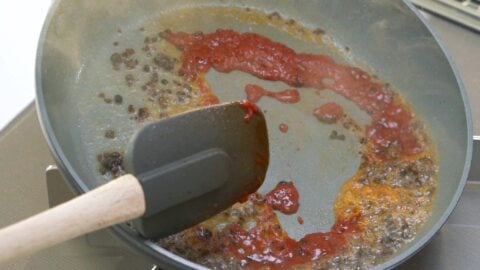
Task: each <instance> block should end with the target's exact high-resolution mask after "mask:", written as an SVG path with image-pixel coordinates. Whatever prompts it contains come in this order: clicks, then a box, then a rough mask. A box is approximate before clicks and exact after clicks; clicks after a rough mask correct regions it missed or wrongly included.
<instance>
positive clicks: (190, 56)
mask: <svg viewBox="0 0 480 270" xmlns="http://www.w3.org/2000/svg"><path fill="white" fill-rule="evenodd" d="M164 37H165V38H166V39H167V40H168V41H169V42H171V43H172V44H174V45H175V46H176V47H177V48H178V49H180V50H182V51H183V59H182V68H181V73H182V74H183V75H184V76H186V78H187V79H190V80H194V79H195V78H196V77H197V76H198V75H199V74H203V73H206V72H207V71H208V70H209V69H210V68H214V69H215V70H217V71H219V72H231V71H234V70H239V71H243V72H246V73H249V74H252V75H254V76H256V77H258V78H260V79H265V80H272V81H282V82H285V83H287V84H288V85H290V86H292V87H313V88H316V89H320V90H321V89H325V88H329V89H332V90H333V91H335V92H337V93H338V94H340V95H342V96H344V97H345V98H347V99H349V100H351V101H353V102H354V103H356V104H357V105H358V106H359V107H360V108H361V109H363V110H364V111H366V112H367V113H368V114H370V115H371V117H372V123H371V124H370V125H369V126H367V129H366V132H367V134H366V135H367V138H368V139H369V142H370V143H371V144H372V150H373V153H374V155H375V156H376V158H380V159H388V158H389V155H387V153H388V150H389V149H390V148H393V149H395V150H396V151H397V152H398V153H399V154H401V155H414V154H417V153H419V152H421V151H422V146H421V144H420V143H419V142H418V141H417V138H416V137H415V135H414V134H413V131H412V128H411V125H412V119H413V115H412V113H411V112H410V111H409V110H408V109H406V108H405V106H404V105H403V104H401V103H400V102H395V99H394V95H393V94H392V92H391V91H390V90H389V89H388V87H387V86H386V85H385V84H383V83H380V82H376V81H374V80H373V79H372V78H371V76H370V75H369V74H368V73H367V72H365V71H363V70H361V69H359V68H356V67H350V66H347V65H343V64H339V63H336V62H335V61H334V60H333V59H332V58H330V57H329V56H326V55H315V54H309V53H297V52H295V51H294V50H293V49H291V48H289V47H287V46H285V45H283V44H281V43H278V42H275V41H272V40H270V39H268V38H266V37H263V36H261V35H259V34H255V33H238V32H236V31H233V30H229V29H219V30H217V31H215V32H213V33H208V34H205V33H202V32H197V33H193V34H189V33H183V32H178V33H173V32H171V31H168V30H167V31H165V33H164Z"/></svg>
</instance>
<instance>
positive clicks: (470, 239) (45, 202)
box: [0, 13, 480, 270]
mask: <svg viewBox="0 0 480 270" xmlns="http://www.w3.org/2000/svg"><path fill="white" fill-rule="evenodd" d="M423 15H424V16H426V18H427V20H428V21H429V22H430V23H431V25H432V27H433V28H434V30H436V32H437V34H438V35H439V37H440V38H441V39H442V40H443V41H444V44H445V45H446V48H447V50H448V51H449V54H450V56H451V58H452V60H453V62H454V63H455V64H456V66H457V67H458V69H459V71H460V74H461V75H462V77H463V79H464V83H465V86H466V89H467V91H468V93H469V98H470V102H471V103H474V104H480V89H479V87H480V77H478V76H477V74H478V70H480V35H478V34H476V33H474V32H471V31H468V30H465V29H463V28H461V27H459V26H457V25H454V24H451V23H449V22H446V21H444V20H442V19H439V18H437V17H435V16H432V15H429V14H425V13H424V14H423ZM472 111H473V114H474V132H475V134H477V135H480V106H472ZM479 144H480V142H479V141H477V142H476V147H477V148H476V150H477V151H478V150H480V145H479ZM478 154H480V153H478V152H477V156H476V157H474V158H475V159H474V160H478V159H480V155H478ZM52 164H54V161H53V159H52V157H51V155H50V152H49V150H48V147H47V144H46V142H45V139H44V137H43V134H42V133H41V130H40V126H39V123H38V120H37V116H36V111H35V108H34V106H33V104H31V105H30V106H29V107H28V108H27V109H26V110H25V111H23V112H22V113H21V114H20V115H19V116H18V117H17V118H16V119H15V120H14V121H13V122H11V123H10V124H9V125H8V126H7V128H5V129H3V130H2V131H1V132H0V186H1V187H2V188H1V189H0V212H1V213H2V218H1V219H0V227H3V226H6V225H8V224H11V223H13V222H15V221H18V220H20V219H23V218H25V217H28V216H30V215H32V214H35V213H38V212H40V211H42V210H44V209H47V208H48V207H49V206H50V205H55V204H57V203H59V202H61V201H63V200H65V199H68V196H65V195H66V194H68V192H67V187H66V185H65V184H64V183H63V182H62V181H61V179H60V177H59V175H58V172H56V171H55V170H49V171H48V173H47V174H48V175H49V178H48V180H46V177H45V175H46V172H45V170H46V168H47V167H48V166H49V165H52ZM473 165H474V166H475V167H480V166H479V164H478V162H473ZM474 169H475V170H476V171H475V170H472V172H474V173H472V174H471V177H470V181H469V182H468V184H467V186H466V187H465V191H464V193H463V195H462V197H461V199H460V202H459V204H458V206H457V208H456V209H455V211H454V212H453V214H452V216H451V217H450V218H449V219H448V221H447V223H446V224H445V225H444V227H443V228H442V229H441V230H440V231H439V232H438V233H437V234H436V235H435V236H434V237H433V239H432V241H431V242H430V243H429V244H428V245H427V246H426V247H425V248H424V249H423V250H422V251H420V252H419V253H418V254H417V255H415V256H414V257H413V258H412V259H410V260H409V261H408V262H406V263H405V264H404V265H402V266H401V267H399V269H478V266H479V265H480V257H479V256H476V253H477V251H478V250H480V215H479V214H478V211H479V210H478V205H480V177H479V175H480V173H479V171H480V168H474ZM47 182H48V184H47ZM62 190H63V191H62ZM62 194H63V195H62ZM62 196H63V197H62ZM153 267H154V266H153V264H152V263H151V262H149V261H148V260H147V259H145V258H144V257H142V256H141V255H139V254H135V253H133V251H131V250H130V249H129V248H128V247H126V246H125V245H124V244H123V243H122V242H120V240H117V239H116V238H115V237H113V236H112V235H111V234H110V233H109V232H108V231H107V230H103V231H100V232H96V233H93V234H89V235H87V236H83V237H79V238H76V239H73V240H70V241H68V242H65V243H63V244H60V245H57V246H55V247H52V248H50V249H47V250H44V251H42V252H39V253H37V254H35V255H32V256H29V257H27V258H23V259H20V260H18V261H16V262H14V263H12V264H9V265H7V266H5V267H3V268H2V269H6V270H27V269H28V270H30V269H35V270H47V269H48V270H50V269H69V270H76V269H107V270H108V269H112V270H113V269H117V270H123V269H129V270H130V269H152V268H153Z"/></svg>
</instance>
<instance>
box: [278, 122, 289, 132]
mask: <svg viewBox="0 0 480 270" xmlns="http://www.w3.org/2000/svg"><path fill="white" fill-rule="evenodd" d="M278 129H279V130H280V132H283V133H287V131H288V125H287V124H285V123H281V124H280V125H278Z"/></svg>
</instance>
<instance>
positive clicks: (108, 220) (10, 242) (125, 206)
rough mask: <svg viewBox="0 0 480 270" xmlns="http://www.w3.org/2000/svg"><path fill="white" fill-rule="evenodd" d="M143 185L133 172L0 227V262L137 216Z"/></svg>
mask: <svg viewBox="0 0 480 270" xmlns="http://www.w3.org/2000/svg"><path fill="white" fill-rule="evenodd" d="M144 212H145V199H144V194H143V189H142V187H141V185H140V183H139V182H138V180H137V179H136V178H135V177H134V176H133V175H125V176H122V177H119V178H117V179H115V180H113V181H111V182H109V183H107V184H105V185H103V186H100V187H98V188H96V189H94V190H92V191H90V192H88V193H85V194H84V195H81V196H79V197H76V198H75V199H72V200H70V201H68V202H66V203H63V204H61V205H58V206H56V207H54V208H51V209H49V210H46V211H44V212H42V213H40V214H37V215H35V216H32V217H30V218H27V219H25V220H23V221H20V222H18V223H16V224H13V225H10V226H8V227H6V228H4V229H2V230H0V264H3V263H5V262H7V261H8V260H10V259H13V258H16V257H20V256H24V255H28V254H31V253H34V252H36V251H39V250H41V249H44V248H47V247H50V246H53V245H55V244H58V243H60V242H63V241H66V240H69V239H72V238H75V237H77V236H80V235H83V234H86V233H89V232H93V231H96V230H99V229H102V228H105V227H108V226H111V225H113V224H117V223H120V222H123V221H128V220H131V219H134V218H137V217H140V216H142V215H143V213H144Z"/></svg>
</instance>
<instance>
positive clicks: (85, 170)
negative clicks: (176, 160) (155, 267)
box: [36, 0, 472, 268]
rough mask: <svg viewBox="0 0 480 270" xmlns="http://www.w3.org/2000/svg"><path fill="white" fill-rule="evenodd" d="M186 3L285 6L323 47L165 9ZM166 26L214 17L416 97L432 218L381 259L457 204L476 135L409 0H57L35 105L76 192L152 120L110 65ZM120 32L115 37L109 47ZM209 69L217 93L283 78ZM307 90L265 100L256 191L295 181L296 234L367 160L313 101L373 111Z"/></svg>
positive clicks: (166, 258) (320, 220)
mask: <svg viewBox="0 0 480 270" xmlns="http://www.w3.org/2000/svg"><path fill="white" fill-rule="evenodd" d="M191 5H218V6H226V5H234V6H239V7H250V8H254V9H259V10H262V11H265V12H266V13H271V12H278V13H279V14H281V16H282V17H284V18H291V19H294V20H295V21H296V22H297V23H298V24H301V25H304V26H306V27H308V28H311V29H316V28H321V29H322V30H324V31H325V32H326V35H325V36H324V37H323V40H322V41H321V42H317V44H318V46H311V44H312V43H306V42H304V41H302V40H301V39H296V38H295V37H294V36H292V35H290V34H288V33H286V32H285V31H283V30H281V29H279V28H276V27H272V26H267V25H264V24H256V23H253V22H247V21H244V22H239V21H236V20H232V19H231V18H229V17H228V14H216V15H214V16H213V15H211V14H202V15H201V16H200V15H199V16H195V17H191V18H173V17H171V16H170V17H169V12H170V11H171V10H173V9H177V8H181V7H185V6H191ZM166 28H172V29H176V30H177V31H178V30H180V31H186V32H194V31H206V32H208V31H214V30H215V29H217V28H232V29H235V30H238V31H251V32H257V33H260V34H263V35H265V36H268V37H269V38H271V39H273V40H277V41H280V42H282V43H284V44H286V45H288V46H290V47H292V48H294V49H295V50H297V51H303V52H311V53H322V54H329V55H330V56H332V57H333V58H335V59H336V60H337V61H339V62H344V63H349V64H352V65H356V66H361V67H362V68H363V69H366V70H368V71H370V72H371V73H373V74H376V75H378V76H379V77H380V78H382V79H383V80H384V81H386V82H389V83H390V84H391V85H393V86H394V88H395V89H397V91H398V92H399V93H400V94H401V95H402V96H403V97H404V98H405V99H406V100H407V101H408V102H409V103H410V104H411V105H412V107H413V108H414V110H415V111H416V113H417V114H418V115H419V117H420V118H421V119H423V121H424V122H425V123H426V125H427V128H428V130H429V133H430V135H431V137H432V140H433V143H434V144H435V146H436V148H437V151H438V159H439V188H438V191H437V200H436V204H435V207H434V209H433V213H432V216H431V218H430V219H429V221H428V222H427V223H426V224H425V226H424V228H423V230H422V231H420V232H419V233H418V235H417V236H416V238H415V239H414V241H412V242H410V243H409V244H407V245H406V246H405V247H404V248H402V249H401V250H400V251H399V252H398V253H396V255H395V256H394V257H392V259H391V260H389V261H387V262H386V263H385V264H383V265H381V266H379V267H380V268H385V267H387V268H388V267H392V266H394V265H396V264H398V263H399V262H401V261H403V260H404V259H406V258H408V257H409V256H411V255H412V254H413V253H414V252H416V251H417V250H418V249H419V248H420V247H421V246H423V245H424V244H425V243H426V242H427V241H428V240H429V238H430V237H431V236H432V235H433V234H434V233H435V232H436V231H437V230H438V229H439V228H440V226H441V225H442V224H443V222H444V221H445V220H446V218H447V216H448V215H449V213H450V212H451V211H452V209H453V207H454V206H455V204H456V202H457V200H458V197H459V196H460V194H461V191H462V189H463V185H464V183H465V181H466V173H465V172H467V171H468V167H469V163H470V155H471V153H470V151H471V150H470V148H471V140H470V138H471V137H472V136H471V121H470V114H469V113H470V112H469V108H468V104H467V98H466V95H465V92H464V91H463V89H462V87H461V83H460V82H459V80H458V78H457V76H456V74H455V71H454V70H453V69H452V67H451V65H450V63H449V61H448V58H447V57H446V55H445V54H444V52H443V50H442V48H441V47H440V46H439V44H438V43H437V41H436V40H435V38H434V37H433V36H432V34H431V33H430V31H429V30H428V29H427V27H426V26H425V25H424V24H423V23H422V22H421V20H420V19H419V18H418V17H417V16H416V15H415V13H414V12H413V11H412V9H411V7H410V6H409V5H408V4H405V3H403V2H401V1H398V2H397V1H373V0H372V1H371V0H369V1H327V0H325V1H323V0H320V1H253V0H252V1H247V0H245V1H220V0H219V1H214V0H211V1H206V0H203V1H161V0H141V1H130V0H122V1H100V2H99V1H93V0H83V1H73V0H72V1H56V2H55V4H54V5H53V7H52V9H51V11H50V14H49V16H48V19H47V22H46V24H45V27H44V31H43V33H42V37H41V40H40V44H39V50H38V59H37V74H36V75H37V97H38V98H37V106H38V108H39V111H40V118H41V122H42V125H43V129H44V132H45V134H46V137H47V139H48V141H49V144H50V147H51V149H52V151H53V153H54V155H55V157H56V160H57V162H58V163H59V165H60V167H61V168H62V171H63V173H64V174H65V176H66V178H67V179H68V181H69V182H70V184H71V185H72V186H73V187H74V188H75V189H76V190H77V191H78V192H85V191H87V190H90V189H92V188H94V187H96V186H98V185H101V184H102V183H105V181H107V180H108V179H107V178H105V177H103V176H102V175H101V174H100V173H99V172H98V164H97V160H96V156H97V154H98V153H100V152H103V151H107V150H121V149H123V148H124V147H125V145H126V143H127V142H128V140H129V138H130V136H131V135H132V134H133V133H134V132H135V130H137V129H138V128H140V127H141V126H142V125H143V124H145V123H148V121H153V119H152V120H147V121H145V122H138V121H134V120H131V119H130V117H131V116H130V115H129V114H128V111H127V108H126V107H127V105H129V104H132V105H134V106H136V107H141V106H142V104H143V103H144V102H145V98H146V97H145V95H142V93H140V92H139V91H138V89H137V90H135V89H132V88H131V87H128V86H127V85H126V84H125V78H124V76H125V74H123V73H119V72H115V71H113V70H112V65H111V63H110V57H111V55H112V53H114V52H116V51H121V50H123V49H125V48H141V46H142V43H143V41H144V39H143V38H144V36H145V35H148V34H152V33H156V32H158V31H161V30H165V29H166ZM140 29H142V30H140ZM116 41H117V42H119V44H118V45H117V46H114V45H113V42H116ZM346 47H348V50H346V49H345V48H346ZM206 79H207V81H208V83H209V84H210V86H211V87H212V89H214V91H215V93H216V94H217V95H218V96H219V98H220V100H221V101H229V100H238V99H244V98H245V93H244V91H243V87H244V85H245V84H247V83H257V84H260V85H262V86H265V87H267V88H270V89H275V90H281V89H284V88H287V87H288V86H287V85H285V84H283V83H280V82H268V81H262V80H260V79H257V78H255V77H253V76H250V75H246V74H244V73H239V72H232V73H230V74H222V73H218V72H214V71H213V72H209V73H208V74H207V77H206ZM99 93H104V94H105V96H107V97H113V96H114V95H116V94H120V95H121V96H122V97H123V100H122V104H120V105H115V102H112V103H110V104H107V103H105V102H104V100H103V99H102V98H99V96H98V94H99ZM302 95H303V96H302V101H301V102H300V103H298V104H292V105H288V106H285V105H284V104H281V103H279V102H276V101H274V100H270V99H262V100H261V101H260V102H259V103H258V105H259V106H260V107H261V108H262V109H263V110H265V111H266V115H265V116H266V119H267V123H268V125H269V126H268V131H269V136H270V137H269V139H270V151H271V154H270V168H269V171H268V174H267V178H266V181H265V183H264V185H263V186H262V187H261V189H260V192H267V191H269V190H271V189H272V188H273V187H274V186H275V185H276V183H278V182H279V181H281V180H288V179H291V180H293V181H294V182H295V184H296V186H297V188H298V190H299V192H300V194H301V200H300V203H301V205H302V207H300V209H299V212H298V215H300V216H302V217H304V219H305V223H304V224H303V225H302V226H300V225H299V224H298V222H297V221H296V215H292V216H286V215H280V216H279V218H280V221H281V223H282V225H283V226H284V228H285V229H286V231H287V232H288V233H289V234H290V235H291V236H292V237H293V238H296V239H299V238H301V236H302V235H304V234H306V233H311V232H316V231H326V230H328V229H329V228H330V227H331V225H332V224H333V222H334V216H333V212H332V204H333V202H334V200H335V196H336V194H337V192H338V190H339V188H340V187H341V185H342V184H343V183H344V181H345V180H346V179H348V178H349V177H350V176H351V175H353V174H354V173H355V171H356V170H357V168H358V166H359V162H360V155H359V154H358V151H359V148H360V145H359V143H358V140H357V138H356V137H355V136H354V135H353V134H352V133H349V132H348V131H346V130H345V129H344V128H343V127H342V126H340V125H324V124H319V123H318V121H317V120H316V119H315V118H314V117H311V111H312V109H313V108H315V107H316V106H318V105H320V104H322V103H325V102H328V101H335V102H337V103H339V104H341V105H342V106H344V108H345V110H346V112H347V113H348V114H349V115H352V116H354V118H355V119H356V120H357V121H358V122H359V123H367V122H368V121H369V118H368V116H367V115H366V114H365V113H364V112H362V111H361V110H359V109H358V108H357V107H356V106H355V105H354V104H353V103H351V102H349V101H348V100H346V99H344V98H342V97H341V96H339V95H336V94H334V93H333V92H329V91H325V92H323V93H322V94H321V97H322V98H321V99H319V98H318V96H316V94H315V90H314V89H312V90H311V91H308V89H305V90H302ZM282 122H288V123H289V127H290V128H289V132H288V135H285V134H282V133H281V132H280V131H279V130H278V125H279V124H280V123H282ZM109 129H113V130H115V133H116V134H117V136H116V139H115V140H108V139H105V137H104V134H105V132H106V131H107V130H109ZM332 130H337V131H339V132H340V133H342V134H345V135H346V139H345V141H337V140H330V139H329V134H330V133H331V132H332ZM194 136H195V135H194V134H192V139H194ZM114 231H115V232H117V233H118V234H119V235H120V236H121V237H122V238H124V239H126V241H128V242H129V243H130V244H131V245H132V246H133V247H136V248H138V249H139V250H141V251H143V252H144V253H145V254H148V255H150V256H151V257H154V258H155V259H156V260H157V262H159V264H163V265H165V266H175V267H187V268H188V267H196V265H195V264H193V263H191V262H188V261H186V260H184V259H182V258H180V257H178V256H176V255H173V254H171V253H169V252H167V251H165V250H163V249H162V248H160V247H158V246H157V245H155V244H154V243H152V242H151V241H149V240H147V239H141V238H139V237H137V236H136V234H135V233H134V232H132V231H131V230H130V229H129V228H128V227H127V226H123V225H121V226H117V227H115V228H114Z"/></svg>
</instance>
